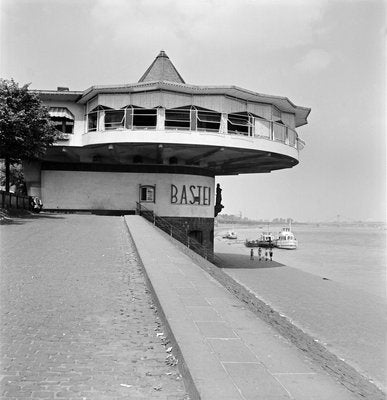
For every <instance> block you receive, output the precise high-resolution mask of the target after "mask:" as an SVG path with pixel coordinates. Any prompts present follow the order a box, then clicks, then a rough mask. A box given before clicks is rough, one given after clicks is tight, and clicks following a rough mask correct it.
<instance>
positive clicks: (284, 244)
mask: <svg viewBox="0 0 387 400" xmlns="http://www.w3.org/2000/svg"><path fill="white" fill-rule="evenodd" d="M274 244H275V246H276V247H278V248H279V249H287V250H295V249H297V247H298V241H297V239H296V238H295V236H294V234H293V232H291V230H290V228H283V229H282V231H281V232H280V233H279V234H278V238H277V239H276V240H275V243H274Z"/></svg>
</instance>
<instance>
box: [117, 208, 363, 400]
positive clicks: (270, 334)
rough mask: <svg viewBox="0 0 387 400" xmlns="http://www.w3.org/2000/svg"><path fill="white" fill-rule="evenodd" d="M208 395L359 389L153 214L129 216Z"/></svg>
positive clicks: (200, 388) (290, 395) (183, 356)
mask: <svg viewBox="0 0 387 400" xmlns="http://www.w3.org/2000/svg"><path fill="white" fill-rule="evenodd" d="M125 219H126V221H127V224H128V227H129V230H130V233H131V235H132V237H133V238H134V241H135V243H136V248H137V250H138V253H139V255H140V257H141V260H142V262H143V264H144V267H145V270H146V273H147V275H148V277H149V280H150V282H151V284H152V287H153V290H154V293H155V294H156V296H157V298H158V301H159V303H160V304H161V308H162V310H163V313H164V315H165V318H166V320H167V321H168V325H169V329H170V330H171V332H172V333H173V336H174V340H175V343H174V345H173V346H174V349H173V351H174V352H175V353H176V354H177V355H178V357H179V358H180V362H181V363H182V365H181V367H183V369H186V370H188V371H189V374H186V375H185V376H186V381H187V387H189V388H191V393H192V394H193V396H194V395H195V390H194V388H193V387H192V385H190V381H191V382H193V384H194V386H195V388H196V394H197V395H200V398H201V399H202V400H238V399H240V400H242V399H243V400H250V399H251V400H253V399H254V400H260V399H262V400H270V399H272V400H280V399H292V400H312V399H314V400H333V399H334V400H349V399H355V398H358V397H355V395H354V394H353V393H351V392H349V391H348V390H347V389H346V388H345V387H344V386H342V385H341V384H339V383H338V382H337V381H336V380H335V379H333V378H331V377H330V376H328V375H327V374H326V373H325V372H324V371H323V370H321V369H320V368H319V367H317V366H316V365H314V364H313V363H312V362H311V361H310V360H309V359H308V358H307V357H306V355H305V354H304V353H303V352H302V351H300V350H298V349H297V348H295V346H293V345H292V344H290V343H289V342H288V341H287V340H285V339H283V338H282V337H281V336H280V335H279V334H278V332H277V331H276V330H274V329H273V328H271V327H270V326H269V325H267V324H266V323H264V322H263V321H262V320H260V319H259V318H257V317H256V316H255V315H254V314H253V313H252V312H250V311H248V310H247V309H246V307H245V305H244V303H242V302H240V301H239V300H237V299H236V298H235V297H234V296H233V295H231V294H230V293H229V292H228V291H227V290H226V289H225V288H224V287H223V286H221V285H220V284H219V283H218V282H217V281H215V280H214V279H213V278H212V277H211V276H209V275H208V274H207V272H205V271H203V270H202V269H201V268H199V267H198V265H197V264H195V263H194V262H193V261H192V259H191V258H189V257H188V256H186V255H185V254H183V253H182V252H181V251H180V250H179V249H178V248H177V247H176V246H175V245H173V244H172V243H171V241H170V240H169V239H168V238H167V237H165V235H164V234H160V233H159V232H158V231H157V230H156V229H154V227H153V226H152V225H151V224H149V223H148V222H147V221H145V220H144V219H142V218H141V217H137V216H127V217H125Z"/></svg>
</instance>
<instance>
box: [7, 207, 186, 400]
mask: <svg viewBox="0 0 387 400" xmlns="http://www.w3.org/2000/svg"><path fill="white" fill-rule="evenodd" d="M0 233H1V299H0V305H1V331H0V332H1V337H0V338H1V372H0V375H1V376H0V377H1V378H2V380H1V398H2V399H7V400H12V399H14V400H21V399H24V398H33V399H77V400H78V399H81V400H86V399H87V400H105V399H156V400H157V399H160V400H161V399H163V400H168V399H169V400H178V399H185V398H186V396H185V389H184V385H183V382H182V380H181V377H180V374H179V373H178V370H177V367H176V366H173V365H167V363H166V361H167V362H168V363H169V364H173V362H171V361H173V360H170V356H169V353H167V352H166V349H168V347H169V344H168V343H167V339H163V338H165V334H162V333H163V332H165V328H164V327H163V325H162V323H161V321H160V319H159V317H158V315H157V314H155V306H154V305H153V304H152V300H151V297H150V294H149V293H148V289H147V287H146V285H145V280H144V276H143V274H142V269H141V268H140V266H139V263H138V260H137V253H136V252H135V250H134V248H133V245H132V244H131V242H130V241H129V235H128V232H127V229H126V227H125V224H124V221H123V218H122V217H102V216H92V215H57V214H56V215H54V214H53V215H48V214H41V215H39V216H36V217H34V218H19V219H14V223H13V224H8V225H3V226H1V227H0Z"/></svg>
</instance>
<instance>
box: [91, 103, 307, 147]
mask: <svg viewBox="0 0 387 400" xmlns="http://www.w3.org/2000/svg"><path fill="white" fill-rule="evenodd" d="M136 110H137V109H136ZM136 110H135V111H134V112H138V111H136ZM120 111H122V119H119V120H116V121H110V120H105V112H106V113H113V112H115V111H112V110H109V111H103V110H99V111H97V112H91V113H90V114H89V116H88V118H92V120H89V122H88V127H89V128H88V132H95V131H115V130H117V131H121V130H156V129H161V130H165V131H179V130H182V131H196V132H200V133H202V134H203V133H205V132H208V133H211V134H216V133H219V134H221V135H232V136H243V137H246V138H249V137H251V138H259V139H265V140H270V141H274V142H280V143H283V144H285V145H287V146H290V147H293V148H295V149H297V150H302V149H303V148H304V146H305V142H303V141H302V140H300V139H299V138H298V134H297V132H296V131H295V130H294V129H292V128H290V127H288V126H286V125H284V124H282V123H278V122H275V121H268V120H265V119H262V118H258V117H256V116H252V115H250V114H249V115H240V116H239V115H238V114H236V115H235V114H234V115H232V114H229V115H227V116H226V119H225V120H224V123H222V121H219V128H218V129H214V128H213V127H208V128H207V129H206V128H203V127H202V126H201V123H202V122H203V121H202V120H201V119H200V118H199V117H198V113H197V111H196V110H177V111H179V112H180V113H183V112H185V114H184V115H183V116H184V117H185V119H184V118H183V117H182V116H181V115H180V114H176V115H177V117H176V116H174V117H173V116H171V115H165V119H162V120H160V114H157V115H155V114H154V113H146V112H145V111H146V110H143V112H142V114H139V115H138V117H141V118H142V119H143V120H144V121H142V123H141V124H138V123H136V121H135V117H136V115H135V114H133V115H129V116H128V115H127V113H126V112H123V110H120ZM166 111H167V112H168V111H171V110H166ZM177 111H176V112H175V113H177ZM188 112H190V113H191V114H187V113H188ZM215 114H216V115H220V114H219V113H215V112H214V115H215ZM95 115H98V117H97V118H96V117H95ZM106 115H108V114H106ZM128 118H130V121H129V119H128ZM146 118H149V121H146ZM222 118H223V117H222ZM230 118H231V119H230ZM97 121H98V122H97ZM128 121H129V123H128ZM207 122H208V123H210V122H211V123H212V124H214V125H216V123H217V121H212V120H211V121H207Z"/></svg>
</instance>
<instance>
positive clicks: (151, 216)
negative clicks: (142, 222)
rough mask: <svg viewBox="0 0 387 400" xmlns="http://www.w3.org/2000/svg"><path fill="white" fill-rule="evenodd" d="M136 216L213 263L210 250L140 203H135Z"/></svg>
mask: <svg viewBox="0 0 387 400" xmlns="http://www.w3.org/2000/svg"><path fill="white" fill-rule="evenodd" d="M137 214H138V215H141V216H142V217H144V218H145V219H147V220H148V221H150V222H151V223H152V224H153V225H155V226H157V227H158V228H160V229H162V230H163V231H164V232H166V233H168V235H170V236H172V237H173V238H174V239H176V240H178V241H179V242H180V243H182V244H184V245H185V246H187V247H188V248H189V249H191V250H193V251H194V252H195V253H197V254H199V255H200V256H202V257H203V258H205V259H206V260H209V261H211V262H214V261H215V259H216V257H215V256H214V253H213V251H212V250H209V249H208V248H207V247H205V246H203V245H202V244H201V243H199V242H198V241H197V240H196V239H194V238H192V237H190V236H189V235H188V234H187V233H186V232H184V230H182V229H180V228H178V227H177V226H176V225H173V224H171V223H170V222H169V221H167V220H166V219H165V218H163V217H160V216H158V215H157V214H156V213H154V212H153V211H152V210H149V209H148V208H146V207H145V206H143V205H142V204H141V203H138V202H137Z"/></svg>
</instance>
